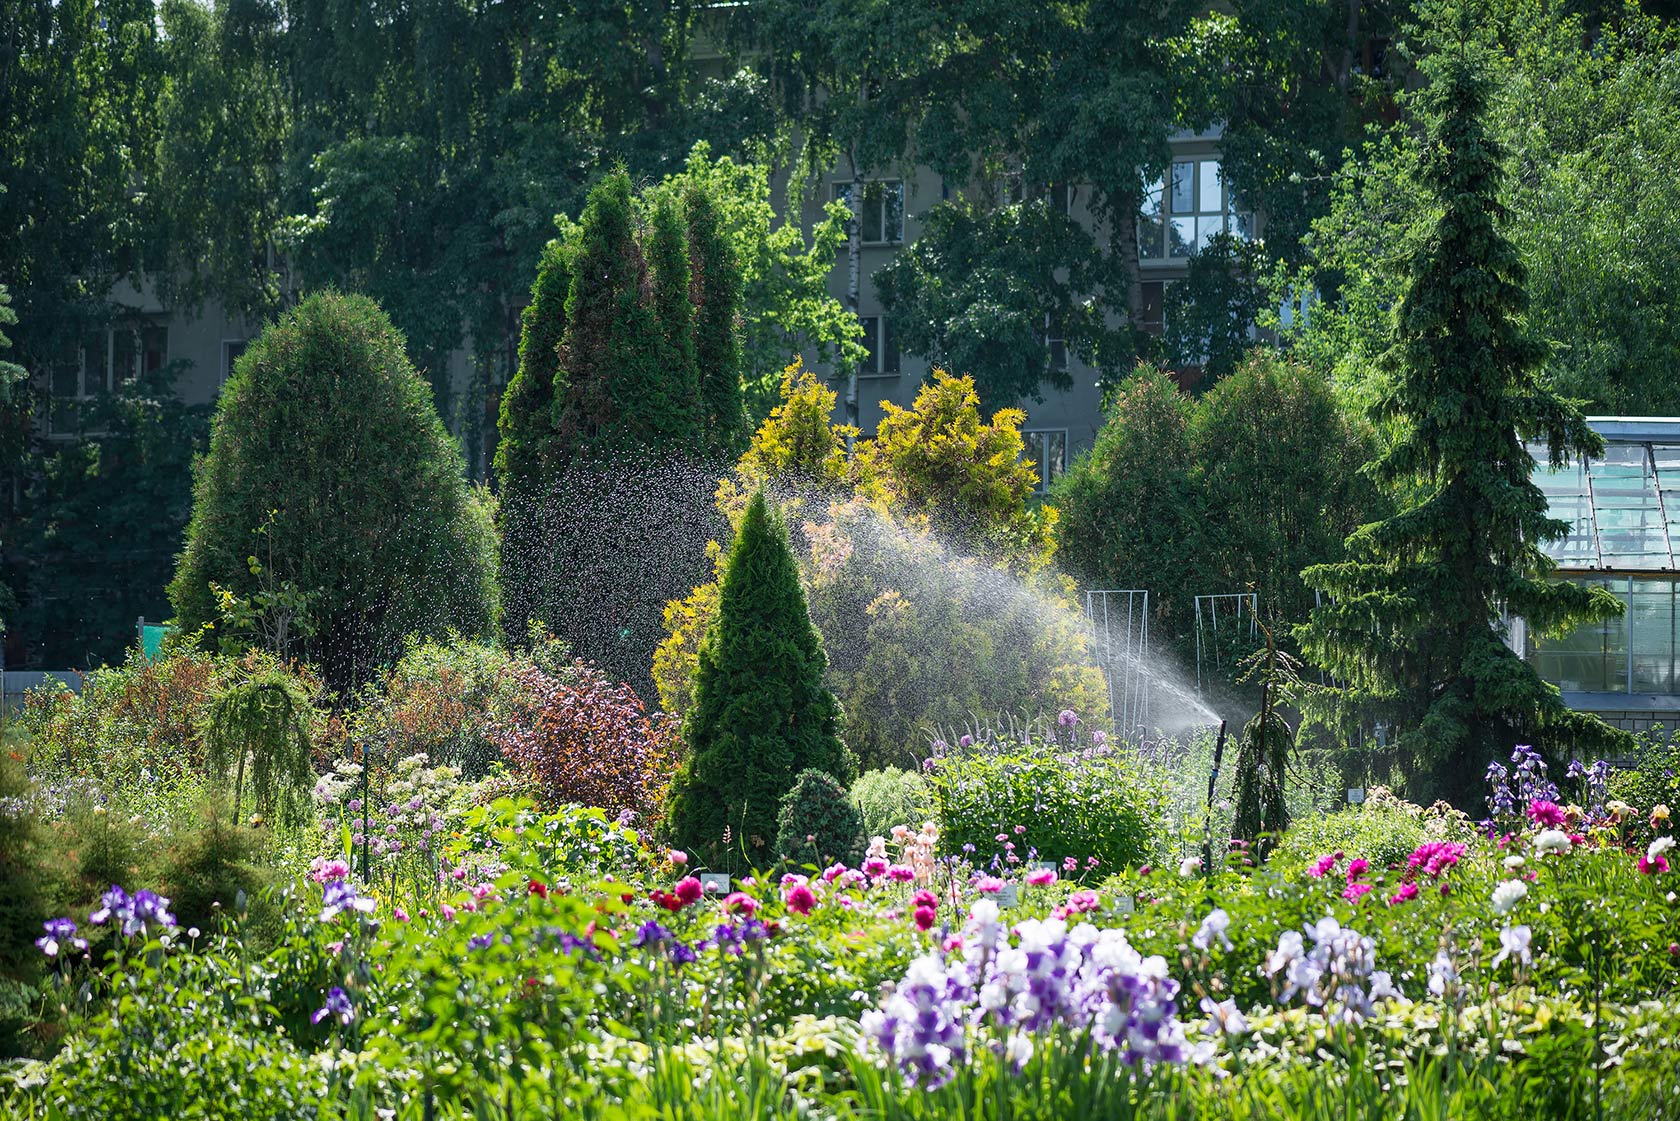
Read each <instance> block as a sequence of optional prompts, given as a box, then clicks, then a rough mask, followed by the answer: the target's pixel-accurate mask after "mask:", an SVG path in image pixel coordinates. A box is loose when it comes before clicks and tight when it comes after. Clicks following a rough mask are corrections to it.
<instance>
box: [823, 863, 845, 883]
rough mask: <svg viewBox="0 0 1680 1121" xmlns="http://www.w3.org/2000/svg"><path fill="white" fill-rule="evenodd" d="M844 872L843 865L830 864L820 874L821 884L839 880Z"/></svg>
mask: <svg viewBox="0 0 1680 1121" xmlns="http://www.w3.org/2000/svg"><path fill="white" fill-rule="evenodd" d="M845 871H846V866H845V865H844V864H830V865H829V866H828V867H827V868H825V869H823V874H822V878H823V883H825V884H831V883H833V882H834V881H835V880H837V879H839V878H840V876H841V875H843V874H844V873H845Z"/></svg>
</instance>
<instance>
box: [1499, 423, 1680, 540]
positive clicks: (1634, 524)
mask: <svg viewBox="0 0 1680 1121" xmlns="http://www.w3.org/2000/svg"><path fill="white" fill-rule="evenodd" d="M1587 420H1588V423H1590V424H1591V425H1592V427H1593V429H1594V430H1595V431H1597V432H1598V433H1599V434H1600V435H1601V436H1603V437H1604V445H1605V447H1604V455H1603V456H1602V457H1595V458H1593V459H1589V460H1587V461H1586V462H1584V463H1583V462H1579V461H1577V462H1573V463H1571V464H1569V466H1567V467H1564V468H1561V469H1558V470H1553V469H1551V468H1550V467H1549V466H1548V465H1547V464H1546V449H1545V448H1544V447H1543V446H1540V445H1531V446H1530V447H1529V451H1530V452H1531V453H1532V454H1533V455H1534V458H1535V464H1536V465H1535V468H1534V475H1533V479H1534V482H1535V485H1537V486H1538V487H1539V488H1540V489H1541V491H1543V492H1544V493H1545V495H1546V502H1547V505H1548V506H1549V508H1550V510H1551V514H1552V516H1553V517H1555V518H1559V519H1561V520H1563V521H1566V522H1568V523H1570V531H1569V535H1568V536H1567V537H1564V538H1563V539H1561V540H1558V541H1553V542H1551V543H1549V544H1547V545H1546V547H1545V548H1546V553H1547V554H1548V555H1549V556H1550V557H1551V558H1552V559H1553V560H1554V561H1556V562H1557V565H1558V567H1559V568H1560V569H1565V570H1576V571H1582V570H1590V571H1601V572H1652V571H1663V570H1669V571H1673V570H1674V569H1675V568H1676V567H1680V566H1676V564H1675V547H1676V544H1677V543H1680V418H1669V417H1588V418H1587Z"/></svg>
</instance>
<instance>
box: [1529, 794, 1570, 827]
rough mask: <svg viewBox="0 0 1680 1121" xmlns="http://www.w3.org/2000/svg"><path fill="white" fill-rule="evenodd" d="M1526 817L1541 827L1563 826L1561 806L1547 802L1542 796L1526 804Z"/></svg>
mask: <svg viewBox="0 0 1680 1121" xmlns="http://www.w3.org/2000/svg"><path fill="white" fill-rule="evenodd" d="M1528 817H1529V820H1530V821H1532V822H1534V824H1536V825H1538V826H1540V827H1541V828H1542V829H1562V828H1563V823H1564V813H1563V807H1562V806H1560V805H1558V804H1557V803H1556V802H1548V801H1546V800H1545V799H1544V798H1536V799H1535V800H1534V801H1532V802H1530V803H1529V804H1528Z"/></svg>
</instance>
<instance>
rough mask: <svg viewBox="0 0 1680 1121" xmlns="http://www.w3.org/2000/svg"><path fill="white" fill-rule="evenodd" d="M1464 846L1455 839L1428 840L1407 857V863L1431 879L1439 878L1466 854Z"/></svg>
mask: <svg viewBox="0 0 1680 1121" xmlns="http://www.w3.org/2000/svg"><path fill="white" fill-rule="evenodd" d="M1464 852H1465V849H1464V846H1463V845H1461V844H1458V843H1456V842H1454V841H1426V842H1424V843H1423V844H1421V845H1419V846H1418V847H1417V848H1416V849H1414V850H1413V852H1412V855H1410V856H1408V857H1407V858H1406V864H1407V865H1408V866H1410V867H1412V868H1416V869H1418V870H1419V871H1421V872H1423V873H1424V875H1426V876H1429V877H1430V878H1431V879H1439V878H1441V877H1442V876H1443V875H1445V874H1446V873H1447V870H1448V869H1450V868H1451V867H1452V866H1453V865H1455V864H1457V863H1458V861H1459V858H1460V857H1462V856H1463V855H1464Z"/></svg>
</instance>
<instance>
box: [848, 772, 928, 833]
mask: <svg viewBox="0 0 1680 1121" xmlns="http://www.w3.org/2000/svg"><path fill="white" fill-rule="evenodd" d="M852 801H853V802H855V803H856V804H857V808H858V812H859V813H861V814H862V815H863V835H864V836H865V837H885V836H887V835H888V834H889V833H891V832H892V827H893V826H895V825H908V826H909V827H910V828H912V829H914V828H916V827H917V826H919V825H921V823H922V822H924V821H926V820H927V819H928V818H930V817H932V816H933V794H932V792H931V791H930V790H929V789H928V782H927V779H925V778H923V777H922V775H921V772H920V771H901V770H899V769H898V768H897V767H883V768H882V769H881V770H878V771H865V772H864V773H863V774H861V775H859V776H858V780H857V781H856V782H854V783H852Z"/></svg>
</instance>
